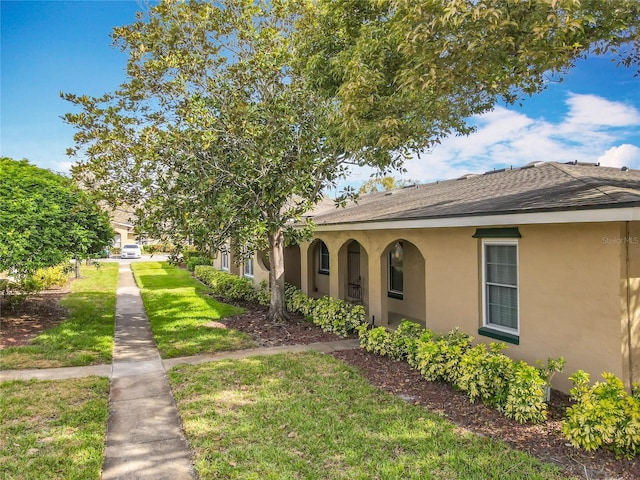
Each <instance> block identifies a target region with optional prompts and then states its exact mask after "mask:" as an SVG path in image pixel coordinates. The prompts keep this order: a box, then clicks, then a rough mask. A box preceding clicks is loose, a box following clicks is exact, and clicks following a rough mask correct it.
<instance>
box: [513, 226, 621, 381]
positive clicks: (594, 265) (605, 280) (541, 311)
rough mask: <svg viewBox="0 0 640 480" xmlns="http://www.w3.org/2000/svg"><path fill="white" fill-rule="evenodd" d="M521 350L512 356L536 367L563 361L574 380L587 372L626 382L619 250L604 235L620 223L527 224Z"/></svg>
mask: <svg viewBox="0 0 640 480" xmlns="http://www.w3.org/2000/svg"><path fill="white" fill-rule="evenodd" d="M520 232H521V234H522V238H521V239H520V241H519V281H520V285H519V295H520V345H519V346H512V347H511V348H510V350H511V354H512V355H513V356H514V357H516V358H522V359H524V360H526V361H527V362H529V363H534V362H535V361H536V360H537V359H542V360H544V359H546V358H547V357H559V356H563V357H565V359H566V360H567V365H566V367H565V373H564V374H563V375H560V376H559V378H558V379H557V381H558V384H557V386H558V387H560V388H562V389H563V390H565V391H567V390H568V389H569V388H570V383H569V382H568V380H567V376H568V375H569V374H571V373H572V372H574V371H576V370H578V369H582V370H585V371H587V372H589V373H590V374H591V376H592V378H593V379H594V380H596V379H598V378H599V377H600V374H601V373H602V371H610V372H612V373H614V374H616V375H618V376H619V377H621V378H622V373H623V372H622V358H621V351H620V348H621V341H622V339H621V335H620V301H619V282H620V270H619V269H620V249H619V248H618V247H617V246H614V245H609V244H607V243H605V242H604V241H603V238H607V237H617V235H618V232H619V225H617V224H615V223H608V224H572V225H530V226H522V227H520Z"/></svg>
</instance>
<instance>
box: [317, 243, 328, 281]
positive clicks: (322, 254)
mask: <svg viewBox="0 0 640 480" xmlns="http://www.w3.org/2000/svg"><path fill="white" fill-rule="evenodd" d="M318 265H319V268H318V273H322V274H323V275H329V249H328V248H327V246H326V245H325V243H324V242H323V241H322V240H320V244H319V245H318Z"/></svg>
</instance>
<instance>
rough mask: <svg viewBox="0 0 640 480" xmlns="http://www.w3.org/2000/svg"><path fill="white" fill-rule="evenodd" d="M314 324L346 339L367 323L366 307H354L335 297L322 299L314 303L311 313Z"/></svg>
mask: <svg viewBox="0 0 640 480" xmlns="http://www.w3.org/2000/svg"><path fill="white" fill-rule="evenodd" d="M310 316H311V319H312V321H313V323H314V324H316V325H318V326H319V327H320V328H322V330H324V331H325V332H333V333H335V334H336V335H340V336H342V337H346V336H347V335H349V334H350V333H352V332H355V331H356V329H357V328H358V326H360V325H363V324H364V323H365V322H366V316H365V312H364V307H363V306H362V305H353V304H351V303H349V302H346V301H344V300H340V299H337V298H333V297H327V296H324V297H321V298H318V299H316V300H314V301H313V306H312V307H311V312H310Z"/></svg>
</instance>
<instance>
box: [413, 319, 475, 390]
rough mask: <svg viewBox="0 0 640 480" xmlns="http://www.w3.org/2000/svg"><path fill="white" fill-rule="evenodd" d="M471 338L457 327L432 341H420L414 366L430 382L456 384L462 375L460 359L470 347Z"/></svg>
mask: <svg viewBox="0 0 640 480" xmlns="http://www.w3.org/2000/svg"><path fill="white" fill-rule="evenodd" d="M471 340H472V338H471V337H470V336H469V335H467V334H466V333H463V332H460V331H458V330H457V329H456V330H452V331H450V332H449V333H447V334H446V335H442V336H439V337H436V338H435V339H434V340H433V341H429V342H420V343H419V344H418V352H417V353H416V366H417V369H418V370H419V371H420V373H421V374H422V376H424V378H425V379H427V380H429V381H431V382H449V383H450V384H452V385H457V383H458V379H459V378H460V376H461V375H462V369H461V367H460V361H461V360H462V355H463V354H464V353H465V352H466V351H467V350H468V349H469V348H470V347H471Z"/></svg>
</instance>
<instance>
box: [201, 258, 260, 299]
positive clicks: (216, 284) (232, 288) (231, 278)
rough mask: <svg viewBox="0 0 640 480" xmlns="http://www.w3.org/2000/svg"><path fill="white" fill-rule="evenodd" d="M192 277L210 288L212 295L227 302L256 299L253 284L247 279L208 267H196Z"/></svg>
mask: <svg viewBox="0 0 640 480" xmlns="http://www.w3.org/2000/svg"><path fill="white" fill-rule="evenodd" d="M194 275H195V276H196V278H198V279H199V280H200V281H201V282H202V283H204V284H205V285H207V286H208V287H209V288H211V291H212V293H213V294H214V295H215V296H217V297H220V298H223V299H227V300H247V301H253V300H255V299H256V290H255V288H254V287H253V282H252V281H251V280H249V279H248V278H244V277H238V276H237V275H233V274H231V273H227V272H223V271H221V270H216V269H215V268H213V267H211V266H208V265H196V267H195V269H194Z"/></svg>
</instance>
